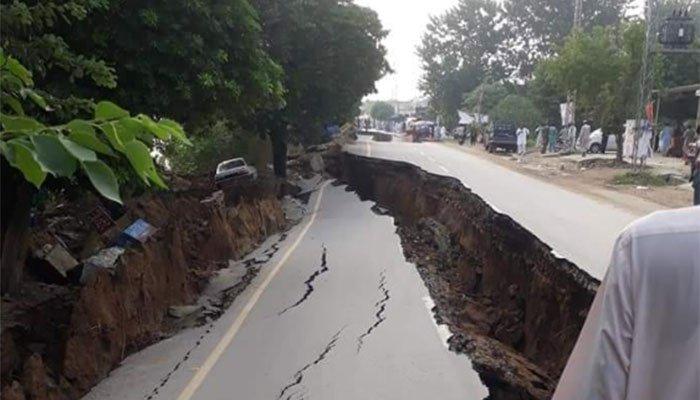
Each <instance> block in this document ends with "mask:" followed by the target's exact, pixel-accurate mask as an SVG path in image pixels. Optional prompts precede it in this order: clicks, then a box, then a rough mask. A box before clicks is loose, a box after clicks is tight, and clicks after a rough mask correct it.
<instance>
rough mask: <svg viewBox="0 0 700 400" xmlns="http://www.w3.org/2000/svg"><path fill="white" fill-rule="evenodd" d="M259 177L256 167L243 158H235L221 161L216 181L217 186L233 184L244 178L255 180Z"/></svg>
mask: <svg viewBox="0 0 700 400" xmlns="http://www.w3.org/2000/svg"><path fill="white" fill-rule="evenodd" d="M257 178H258V171H257V170H256V169H255V167H252V166H250V165H248V164H246V162H245V160H244V159H242V158H234V159H231V160H226V161H223V162H221V163H220V164H219V165H218V166H217V167H216V175H215V176H214V182H216V185H217V186H222V185H226V184H231V183H234V182H239V181H243V180H248V179H250V180H255V179H257Z"/></svg>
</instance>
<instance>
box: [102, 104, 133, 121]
mask: <svg viewBox="0 0 700 400" xmlns="http://www.w3.org/2000/svg"><path fill="white" fill-rule="evenodd" d="M128 116H129V112H128V111H126V110H124V109H123V108H121V107H119V106H118V105H116V104H114V103H112V102H109V101H101V102H99V103H97V104H96V105H95V119H96V120H108V119H119V118H125V117H128Z"/></svg>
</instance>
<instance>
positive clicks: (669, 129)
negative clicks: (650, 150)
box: [659, 122, 673, 155]
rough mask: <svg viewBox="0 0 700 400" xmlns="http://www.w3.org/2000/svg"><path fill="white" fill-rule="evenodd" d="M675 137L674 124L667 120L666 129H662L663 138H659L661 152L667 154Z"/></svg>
mask: <svg viewBox="0 0 700 400" xmlns="http://www.w3.org/2000/svg"><path fill="white" fill-rule="evenodd" d="M672 137H673V126H671V124H670V123H668V122H666V123H665V124H664V129H663V130H662V131H661V140H659V153H661V154H663V155H666V152H667V151H668V149H669V147H671V138H672Z"/></svg>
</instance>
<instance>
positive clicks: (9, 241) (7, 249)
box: [0, 158, 35, 294]
mask: <svg viewBox="0 0 700 400" xmlns="http://www.w3.org/2000/svg"><path fill="white" fill-rule="evenodd" d="M2 164H3V174H2V238H1V243H2V247H1V251H2V253H1V254H0V293H2V294H17V293H18V292H19V290H20V288H21V284H22V273H23V270H24V262H25V258H26V254H27V246H28V245H29V243H28V240H29V218H30V212H31V209H32V205H31V202H32V197H33V196H34V192H35V189H34V188H33V187H32V186H31V185H30V184H29V183H28V182H27V181H25V180H24V179H23V177H22V176H21V175H20V174H19V173H18V172H17V170H15V169H14V168H12V167H11V166H10V165H9V164H7V162H6V161H5V159H4V158H3V160H2Z"/></svg>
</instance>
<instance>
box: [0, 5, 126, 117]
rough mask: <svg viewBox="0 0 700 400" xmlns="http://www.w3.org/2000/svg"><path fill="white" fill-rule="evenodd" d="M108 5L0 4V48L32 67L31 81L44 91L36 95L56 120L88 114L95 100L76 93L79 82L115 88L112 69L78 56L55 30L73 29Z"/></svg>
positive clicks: (95, 59) (91, 59)
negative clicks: (0, 46) (0, 44)
mask: <svg viewBox="0 0 700 400" xmlns="http://www.w3.org/2000/svg"><path fill="white" fill-rule="evenodd" d="M106 7H107V2H105V1H103V0H71V1H61V0H44V1H38V2H37V1H20V0H15V1H12V2H3V3H0V32H1V33H2V47H3V48H4V49H5V51H7V52H8V54H13V55H14V56H15V57H16V58H17V60H18V61H19V62H20V63H22V64H23V65H27V66H30V67H31V70H32V72H33V76H32V78H33V81H34V82H36V83H37V85H38V87H40V88H41V89H43V90H45V91H42V90H39V94H40V95H41V96H42V97H43V98H44V99H45V101H46V102H47V105H48V107H49V108H51V110H52V112H51V114H50V115H51V116H53V117H55V118H58V119H61V118H64V119H65V118H68V117H71V116H75V115H77V114H78V113H80V112H91V111H92V108H93V106H94V104H93V102H92V101H91V100H90V99H88V98H84V97H81V96H78V95H77V93H76V90H75V86H76V85H77V84H85V85H94V86H96V87H101V88H106V89H113V88H115V87H116V84H117V79H116V75H115V72H114V68H112V67H111V66H109V65H108V64H107V62H105V61H104V60H102V59H100V58H99V57H96V56H95V55H94V54H90V55H86V54H85V53H80V52H76V51H75V50H74V49H73V48H71V47H70V45H69V44H68V43H67V42H66V40H65V38H64V37H63V36H61V35H60V34H59V32H58V27H59V26H65V27H66V28H65V30H71V29H72V28H75V27H76V26H80V25H83V24H84V22H85V21H86V20H87V19H88V18H90V17H92V16H93V15H94V13H95V12H97V11H100V10H104V9H106ZM37 111H38V112H41V111H42V110H37ZM45 116H48V114H46V115H45Z"/></svg>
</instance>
